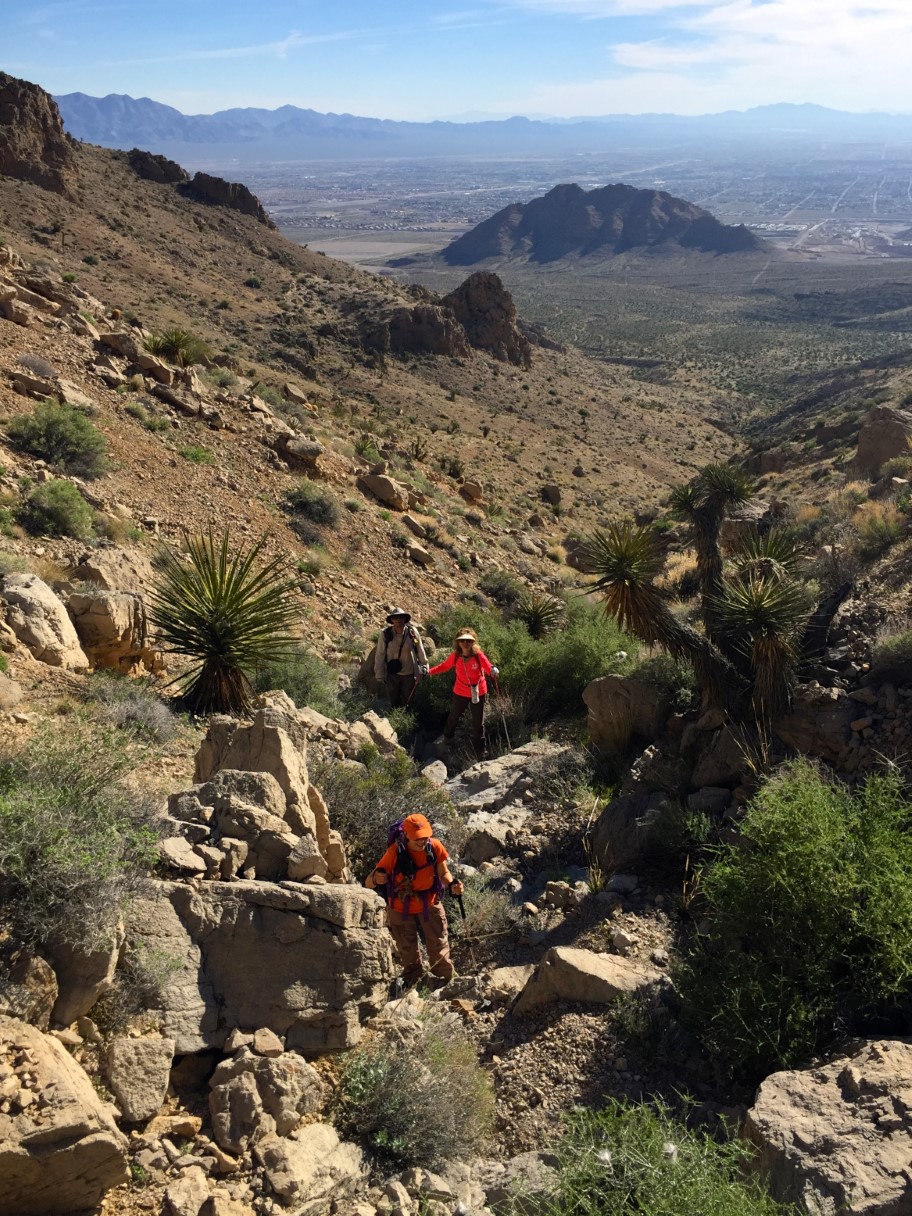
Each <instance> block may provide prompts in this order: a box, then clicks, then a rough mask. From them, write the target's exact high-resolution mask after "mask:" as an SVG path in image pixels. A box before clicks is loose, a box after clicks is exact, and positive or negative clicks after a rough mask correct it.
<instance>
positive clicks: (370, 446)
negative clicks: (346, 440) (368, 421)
mask: <svg viewBox="0 0 912 1216" xmlns="http://www.w3.org/2000/svg"><path fill="white" fill-rule="evenodd" d="M352 446H353V447H354V449H355V453H356V454H357V455H358V456H360V457H361V458H362V459H363V460H370V461H372V462H373V463H375V464H376V462H377V461H378V460H379V459H380V450H379V448H378V447H377V441H376V440H375V439H374V437H373V435H369V434H367V432H362V433H361V434H360V435H359V436H358V438H357V439H356V440H355V442H354V444H353V445H352Z"/></svg>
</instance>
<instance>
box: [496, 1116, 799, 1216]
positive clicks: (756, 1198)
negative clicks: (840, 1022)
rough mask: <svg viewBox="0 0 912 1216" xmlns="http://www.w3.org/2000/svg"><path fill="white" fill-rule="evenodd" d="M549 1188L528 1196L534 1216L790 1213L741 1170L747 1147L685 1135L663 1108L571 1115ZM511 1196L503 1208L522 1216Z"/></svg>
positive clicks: (519, 1199) (518, 1198) (522, 1207)
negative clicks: (555, 1173) (550, 1188)
mask: <svg viewBox="0 0 912 1216" xmlns="http://www.w3.org/2000/svg"><path fill="white" fill-rule="evenodd" d="M555 1152H556V1156H557V1161H558V1165H557V1179H556V1184H555V1187H554V1189H553V1190H552V1191H551V1192H550V1193H549V1194H545V1195H536V1196H535V1199H534V1210H535V1212H536V1213H537V1214H538V1216H634V1214H636V1216H697V1214H699V1216H786V1213H791V1214H792V1216H797V1213H795V1210H794V1208H792V1207H791V1206H783V1205H781V1204H778V1203H776V1202H775V1201H774V1200H773V1199H772V1198H770V1196H769V1195H768V1194H767V1193H766V1192H765V1191H764V1189H763V1187H762V1186H761V1184H760V1183H759V1182H758V1181H756V1180H753V1179H748V1178H746V1177H745V1176H744V1173H743V1164H744V1161H745V1158H746V1157H748V1156H749V1154H750V1152H751V1150H750V1148H749V1147H748V1146H746V1145H745V1144H744V1142H743V1141H719V1140H716V1139H713V1138H712V1137H711V1136H708V1135H706V1133H704V1132H699V1131H691V1130H690V1129H689V1128H688V1127H686V1126H685V1125H684V1124H683V1123H680V1122H678V1121H676V1120H675V1119H673V1118H672V1117H671V1115H670V1114H669V1112H668V1110H667V1109H666V1108H665V1107H663V1106H661V1105H660V1106H658V1107H657V1108H655V1109H654V1108H653V1107H651V1106H634V1105H625V1104H624V1103H622V1102H618V1101H617V1100H616V1099H614V1098H611V1099H609V1100H608V1104H607V1106H606V1107H605V1108H604V1109H602V1110H598V1111H596V1110H576V1111H574V1113H573V1114H572V1115H570V1116H569V1118H568V1119H567V1131H566V1135H565V1136H564V1138H563V1140H561V1141H560V1142H559V1143H558V1145H557V1147H556V1150H555ZM529 1203H530V1197H524V1196H523V1194H522V1192H521V1191H520V1192H517V1193H516V1194H515V1195H514V1197H513V1201H512V1203H511V1204H510V1207H509V1209H508V1210H509V1211H510V1212H511V1213H513V1214H515V1216H522V1214H523V1213H527V1212H528V1211H529Z"/></svg>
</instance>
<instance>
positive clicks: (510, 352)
mask: <svg viewBox="0 0 912 1216" xmlns="http://www.w3.org/2000/svg"><path fill="white" fill-rule="evenodd" d="M443 303H444V304H445V305H447V307H449V308H450V309H451V310H452V312H453V313H454V314H455V317H456V320H457V321H458V322H459V324H460V325H461V326H462V328H463V329H464V330H465V331H466V335H467V336H468V339H469V343H470V345H472V346H474V347H475V348H476V349H477V350H485V351H487V352H488V354H491V355H493V356H494V358H495V359H500V360H501V361H502V362H503V363H515V364H516V365H517V366H519V367H529V365H530V364H531V362H532V348H531V347H530V345H529V342H528V341H527V339H526V338H525V337H524V335H523V334H522V333H521V332H520V330H519V327H518V325H517V321H516V305H515V304H514V303H513V297H512V296H511V295H510V293H509V292H508V291H507V289H506V287H504V285H503V283H501V281H500V279H499V278H498V277H497V275H496V274H491V273H490V272H489V271H486V270H479V271H476V272H475V274H473V275H469V277H468V278H467V279H466V281H465V282H464V283H461V284H460V285H459V286H458V287H457V288H456V290H455V291H451V292H450V294H449V295H448V296H444V298H443Z"/></svg>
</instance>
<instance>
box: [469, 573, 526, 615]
mask: <svg viewBox="0 0 912 1216" xmlns="http://www.w3.org/2000/svg"><path fill="white" fill-rule="evenodd" d="M478 590H479V591H483V592H484V594H485V595H488V596H490V597H491V599H492V600H494V601H495V603H498V604H501V605H503V606H504V607H511V606H512V605H513V604H515V603H516V601H517V600H518V599H519V597H520V596H521V595H522V593H523V585H522V583H521V582H520V581H519V579H518V578H516V577H515V575H513V574H510V573H509V571H507V570H498V569H496V568H493V569H491V570H486V571H485V573H484V574H483V575H482V576H481V578H480V579H479V580H478Z"/></svg>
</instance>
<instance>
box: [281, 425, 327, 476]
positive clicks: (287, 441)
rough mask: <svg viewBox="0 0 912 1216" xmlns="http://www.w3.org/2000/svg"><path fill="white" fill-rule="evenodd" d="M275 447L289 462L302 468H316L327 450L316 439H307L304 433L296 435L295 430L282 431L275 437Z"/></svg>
mask: <svg viewBox="0 0 912 1216" xmlns="http://www.w3.org/2000/svg"><path fill="white" fill-rule="evenodd" d="M275 449H276V451H277V452H278V453H279V454H280V455H281V456H284V457H285V459H286V460H287V461H288V463H289V464H292V465H297V466H298V467H300V468H302V469H315V468H316V467H317V463H318V461H319V459H320V457H321V456H322V455H323V454H324V452H325V451H326V449H325V448H324V446H323V444H322V443H318V442H317V441H316V440H315V439H306V438H305V437H304V436H303V435H296V434H294V433H293V432H292V433H291V434H286V433H284V432H280V433H279V434H278V435H277V436H276V439H275Z"/></svg>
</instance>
